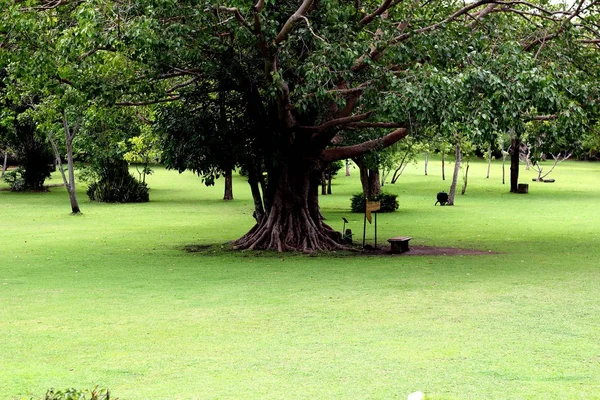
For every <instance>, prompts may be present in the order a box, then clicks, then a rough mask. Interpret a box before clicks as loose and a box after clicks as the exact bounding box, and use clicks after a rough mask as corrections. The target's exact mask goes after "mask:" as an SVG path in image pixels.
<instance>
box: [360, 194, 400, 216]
mask: <svg viewBox="0 0 600 400" xmlns="http://www.w3.org/2000/svg"><path fill="white" fill-rule="evenodd" d="M397 198H398V195H395V194H391V193H380V194H379V195H377V196H374V197H372V198H370V199H369V201H379V202H380V203H381V209H380V210H379V211H378V212H394V211H396V210H397V209H398V206H399V205H398V200H397ZM350 201H351V203H350V208H351V210H352V212H354V213H364V212H365V195H364V194H363V193H362V192H361V193H356V194H355V195H354V196H352V199H350Z"/></svg>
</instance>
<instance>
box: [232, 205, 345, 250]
mask: <svg viewBox="0 0 600 400" xmlns="http://www.w3.org/2000/svg"><path fill="white" fill-rule="evenodd" d="M310 214H311V213H309V212H308V211H307V210H306V209H301V210H297V212H296V213H281V214H279V213H273V212H272V213H271V214H270V215H269V217H268V218H264V219H263V220H262V221H261V223H259V224H257V225H255V226H254V228H252V229H251V230H250V231H249V232H248V233H247V234H245V235H244V236H242V237H241V238H240V239H238V240H236V241H235V242H234V248H236V249H240V250H273V251H278V252H284V251H302V252H305V253H312V252H315V251H331V250H348V249H349V247H347V246H346V245H344V244H343V243H342V241H341V234H340V233H339V232H336V231H334V230H333V229H332V228H331V227H329V226H328V225H326V224H324V223H322V222H321V221H320V220H317V221H315V220H314V219H313V218H312V217H311V216H310Z"/></svg>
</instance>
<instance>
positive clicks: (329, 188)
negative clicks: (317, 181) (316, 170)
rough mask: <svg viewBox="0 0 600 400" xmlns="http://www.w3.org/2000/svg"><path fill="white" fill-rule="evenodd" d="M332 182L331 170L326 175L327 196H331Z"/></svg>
mask: <svg viewBox="0 0 600 400" xmlns="http://www.w3.org/2000/svg"><path fill="white" fill-rule="evenodd" d="M332 180H333V174H332V173H331V170H330V171H329V173H328V174H327V194H331V181H332Z"/></svg>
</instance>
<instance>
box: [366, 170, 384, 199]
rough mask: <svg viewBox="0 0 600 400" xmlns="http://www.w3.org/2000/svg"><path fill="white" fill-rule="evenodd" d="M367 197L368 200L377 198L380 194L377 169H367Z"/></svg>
mask: <svg viewBox="0 0 600 400" xmlns="http://www.w3.org/2000/svg"><path fill="white" fill-rule="evenodd" d="M367 173H368V181H369V187H368V196H367V197H369V198H371V197H375V196H378V195H379V194H380V193H381V181H380V179H379V168H372V169H371V168H369V170H368V172H367Z"/></svg>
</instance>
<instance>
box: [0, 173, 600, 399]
mask: <svg viewBox="0 0 600 400" xmlns="http://www.w3.org/2000/svg"><path fill="white" fill-rule="evenodd" d="M450 167H451V166H449V168H448V170H447V175H448V176H450V174H451V170H450ZM429 169H430V175H429V176H423V173H422V165H420V166H418V167H413V166H410V167H409V168H408V169H407V171H406V172H405V174H404V175H403V176H402V177H401V178H400V180H399V182H398V183H397V184H396V185H390V186H386V187H385V190H387V191H389V192H393V193H397V194H398V195H399V201H400V209H399V210H398V211H397V212H396V213H394V214H393V215H391V214H381V215H379V224H380V226H379V236H380V237H381V238H387V237H390V236H396V235H410V236H412V237H413V238H414V239H413V241H412V242H411V243H414V244H415V245H429V246H455V247H464V248H474V249H480V250H486V251H487V250H490V251H492V252H493V253H492V254H489V255H484V256H455V257H447V256H437V257H434V256H428V257H409V256H399V257H356V256H347V255H344V254H333V255H330V256H323V255H318V256H312V257H311V256H303V255H289V254H284V255H279V254H264V253H263V254H260V253H258V254H257V253H237V252H228V251H220V250H218V247H217V248H216V249H215V250H214V253H213V251H212V250H211V251H209V252H208V253H206V252H203V253H186V252H184V251H182V248H183V247H184V246H186V245H189V244H224V243H226V242H227V241H228V240H231V239H235V238H237V237H239V236H241V235H242V234H243V233H244V232H245V231H246V230H248V229H249V228H250V227H251V225H252V222H253V220H252V216H251V215H252V202H251V198H250V195H249V191H248V189H247V184H246V183H245V181H244V179H243V178H241V177H237V178H236V180H235V181H234V195H235V196H236V200H234V201H233V202H228V203H226V202H223V201H222V200H220V199H221V197H222V182H218V185H217V187H216V188H206V187H205V186H204V185H203V184H201V182H200V180H199V179H198V178H197V177H196V176H195V175H193V174H188V173H186V174H182V175H179V174H177V173H176V172H172V171H165V170H161V169H159V170H157V171H156V173H155V175H152V176H150V177H149V184H150V187H151V192H150V196H151V202H150V203H147V204H134V205H114V204H94V203H89V202H88V201H87V200H86V198H85V193H84V189H83V188H80V194H79V196H80V201H81V208H82V211H83V215H81V216H70V215H69V214H68V212H69V204H68V198H67V195H66V192H65V190H64V188H53V189H52V191H51V192H50V193H33V194H32V193H28V194H24V193H10V192H6V191H1V192H0V218H1V223H2V225H1V226H2V228H1V229H0V338H1V342H0V398H1V399H22V398H30V397H32V396H33V397H35V398H36V399H38V398H40V397H41V396H43V394H44V393H45V391H46V389H48V388H50V387H55V388H59V389H64V388H68V387H77V388H82V389H84V388H91V387H93V386H95V385H100V386H103V387H109V388H111V389H112V392H113V394H114V395H115V396H117V397H119V398H120V399H121V400H137V399H253V398H260V399H313V398H315V399H393V398H397V399H405V398H406V396H407V395H408V393H410V392H414V391H417V390H421V391H423V392H425V393H426V394H427V398H428V399H503V400H504V399H593V398H600V262H599V260H600V237H599V230H600V229H599V227H600V212H599V211H598V207H599V205H600V202H599V201H598V199H600V185H598V183H599V182H600V163H595V164H594V163H576V162H565V163H563V164H561V165H560V166H559V167H558V168H557V169H556V171H555V172H554V173H553V174H552V176H551V177H553V178H555V179H556V183H553V184H544V183H534V182H531V178H532V177H533V176H534V173H533V172H532V171H525V170H524V169H523V171H522V176H523V178H522V181H523V182H527V181H528V182H529V183H530V193H529V194H528V195H514V194H509V193H507V192H508V187H507V185H502V184H501V183H500V180H501V170H500V164H499V163H496V164H494V166H493V169H492V178H491V179H489V180H488V179H485V165H484V163H473V164H472V166H471V173H470V175H471V176H470V179H469V188H468V191H467V194H466V195H465V196H460V195H459V196H457V199H456V204H457V205H456V206H454V207H434V206H433V203H434V202H435V194H436V192H438V191H439V190H446V191H447V190H448V186H449V181H446V182H443V181H442V180H441V178H440V173H439V162H435V163H434V162H431V163H430V168H429ZM342 172H343V171H342ZM58 179H59V178H58V177H55V178H54V179H53V180H52V181H50V182H49V183H56V182H58ZM0 187H5V185H4V184H0ZM333 191H334V195H331V196H326V197H324V198H322V211H323V213H324V215H325V216H326V217H327V219H328V221H329V222H330V223H331V224H332V225H333V226H334V227H335V228H336V229H341V228H342V220H341V217H342V216H345V217H347V218H348V219H349V220H350V225H349V228H351V229H352V230H353V231H354V232H355V234H357V236H360V234H361V233H362V216H361V215H356V214H351V213H349V212H348V208H349V204H350V201H349V198H350V196H351V194H352V193H355V192H357V191H359V184H358V171H357V170H354V171H353V176H352V177H345V176H343V173H342V175H341V176H339V177H338V178H336V179H335V180H334V186H333ZM369 229H371V230H370V231H369V232H370V233H371V234H372V227H369Z"/></svg>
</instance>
